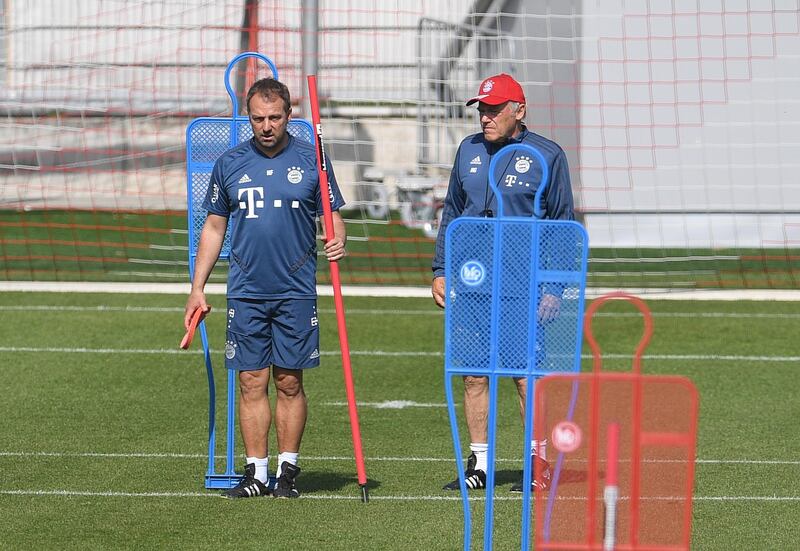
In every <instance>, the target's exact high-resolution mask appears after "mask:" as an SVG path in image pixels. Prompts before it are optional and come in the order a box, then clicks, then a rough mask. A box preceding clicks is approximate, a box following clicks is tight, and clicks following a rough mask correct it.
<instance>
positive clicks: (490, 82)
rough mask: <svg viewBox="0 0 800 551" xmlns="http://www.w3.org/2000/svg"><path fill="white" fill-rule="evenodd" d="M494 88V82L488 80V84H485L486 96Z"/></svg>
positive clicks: (484, 91)
mask: <svg viewBox="0 0 800 551" xmlns="http://www.w3.org/2000/svg"><path fill="white" fill-rule="evenodd" d="M493 87H494V81H493V80H487V81H486V82H484V83H483V93H484V94H487V93H489V92H490V91H491V90H492V88H493Z"/></svg>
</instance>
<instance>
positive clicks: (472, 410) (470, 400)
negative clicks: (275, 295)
mask: <svg viewBox="0 0 800 551" xmlns="http://www.w3.org/2000/svg"><path fill="white" fill-rule="evenodd" d="M475 103H477V104H478V116H479V120H480V123H481V130H482V131H481V132H479V133H477V134H473V135H471V136H467V137H466V138H465V139H464V140H463V141H462V142H461V145H459V147H458V151H457V152H456V158H455V162H454V163H453V170H452V172H451V173H450V184H449V187H448V190H447V196H446V198H445V202H444V212H443V214H442V222H441V225H440V226H439V235H438V236H437V238H436V252H435V255H434V259H433V265H432V268H433V284H432V288H431V291H432V294H433V299H434V301H435V302H436V304H437V305H438V306H439V307H441V308H444V306H445V296H444V289H445V279H444V275H445V270H444V256H445V251H444V246H445V238H444V236H445V232H446V231H447V226H448V224H449V223H450V222H451V221H452V220H454V219H455V218H457V217H459V216H484V217H492V216H494V215H495V214H496V212H497V206H496V205H497V202H496V199H495V198H494V194H493V192H492V190H491V188H490V187H489V174H488V170H489V163H490V162H491V160H492V157H493V156H494V155H495V154H497V152H498V151H500V150H501V149H502V148H503V147H505V146H507V145H510V144H519V143H521V144H527V145H530V146H532V147H534V148H535V149H537V150H538V151H540V152H541V153H542V155H543V156H544V158H545V160H546V161H547V164H548V169H549V172H550V184H549V185H548V186H547V188H546V189H545V191H544V194H543V198H542V203H543V205H542V206H543V207H544V212H545V214H544V218H545V219H549V220H573V219H574V218H575V215H574V208H573V200H572V188H571V185H570V178H569V167H568V166H567V158H566V155H565V154H564V151H563V150H562V149H561V147H559V145H558V144H556V143H555V142H553V141H551V140H548V139H547V138H545V137H543V136H540V135H538V134H535V133H533V132H531V131H530V130H528V128H527V127H526V126H525V122H524V121H525V115H526V112H527V106H526V103H525V92H524V91H523V89H522V86H520V84H519V82H517V81H516V80H515V79H514V78H513V77H512V76H511V75H508V74H505V73H501V74H499V75H495V76H491V77H489V78H487V79H485V80H484V81H483V82H481V85H480V87H479V88H478V94H477V95H476V96H475V97H473V98H472V99H470V100H469V101H467V105H473V104H475ZM527 161H528V162H527V163H524V162H518V163H516V165H515V167H514V170H517V171H521V172H528V171H530V172H531V173H530V174H526V178H524V179H525V181H526V182H528V183H530V182H531V181H533V182H539V185H541V167H539V165H538V163H536V162H531V161H532V159H528V160H527ZM514 181H517V182H519V183H520V184H521V182H522V179H514ZM517 187H518V186H517V185H516V184H510V187H509V186H505V185H504V186H501V187H500V190H501V193H503V209H504V215H506V216H533V214H534V197H535V195H536V189H537V187H538V186H530V185H528V186H526V187H520V188H519V189H517ZM559 304H560V297H557V296H555V295H551V294H544V295H543V297H542V299H541V301H540V304H539V310H538V317H539V320H540V321H542V320H547V319H550V318H552V317H553V316H554V315H555V314H556V313H557V311H558V307H559ZM514 381H515V383H516V386H517V393H518V395H519V400H520V411H521V412H522V413H523V419H524V404H525V396H526V393H527V388H526V386H527V385H526V380H525V378H515V379H514ZM488 411H489V384H488V380H487V378H486V377H474V376H469V375H467V376H465V377H464V414H465V416H466V421H467V428H468V431H469V436H470V451H471V453H470V456H469V458H468V459H467V469H466V471H465V473H464V474H465V478H466V480H465V482H466V485H467V487H468V488H470V489H482V488H485V487H486V469H487V450H488V443H487V440H488V429H487V420H488ZM532 444H533V445H532V449H533V450H534V454H535V455H534V456H533V457H532V461H533V462H534V465H533V468H532V472H533V473H540V476H539V477H535V479H534V480H533V482H532V489H539V490H542V489H545V488H547V486H548V484H549V478H550V468H549V465H548V464H547V459H546V444H547V442H546V440H540V441H538V442H537V441H534V442H533V443H532ZM537 464H538V466H537ZM444 489H445V490H457V489H459V481H458V479H456V480H454V481H452V482H450V483H449V484H446V485H445V486H444ZM522 489H523V487H522V483H521V482H520V483H518V484H515V485H513V486H512V487H511V490H512V491H522Z"/></svg>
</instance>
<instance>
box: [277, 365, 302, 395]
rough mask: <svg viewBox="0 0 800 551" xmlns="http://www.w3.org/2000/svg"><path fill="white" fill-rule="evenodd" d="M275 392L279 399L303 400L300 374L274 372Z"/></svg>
mask: <svg viewBox="0 0 800 551" xmlns="http://www.w3.org/2000/svg"><path fill="white" fill-rule="evenodd" d="M275 390H276V391H277V392H278V397H279V398H283V399H289V400H292V399H295V398H303V397H304V396H305V393H304V391H303V377H302V372H296V373H295V372H291V371H290V372H287V371H280V372H278V371H276V373H275Z"/></svg>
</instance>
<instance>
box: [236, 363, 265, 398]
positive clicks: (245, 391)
mask: <svg viewBox="0 0 800 551" xmlns="http://www.w3.org/2000/svg"><path fill="white" fill-rule="evenodd" d="M267 373H268V370H267V369H262V370H259V371H242V372H240V373H239V393H240V394H241V396H242V400H260V399H263V398H264V397H265V396H266V395H267V384H268V382H269V376H268V375H267Z"/></svg>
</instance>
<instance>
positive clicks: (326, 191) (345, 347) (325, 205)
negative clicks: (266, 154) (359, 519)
mask: <svg viewBox="0 0 800 551" xmlns="http://www.w3.org/2000/svg"><path fill="white" fill-rule="evenodd" d="M308 99H309V103H310V104H311V121H312V122H313V123H314V131H315V132H316V134H317V171H318V172H319V186H320V193H321V194H322V213H323V220H324V223H325V236H326V238H328V239H329V238H330V236H332V235H333V213H332V212H331V202H330V197H331V192H330V187H329V185H328V167H327V163H326V161H325V149H324V148H323V145H322V124H321V123H320V118H319V100H318V98H317V77H316V75H308ZM330 266H331V285H332V286H333V300H334V304H335V306H336V324H337V326H338V328H339V346H340V348H341V350H342V371H343V372H344V386H345V390H346V391H347V409H348V410H349V412H350V432H351V433H352V435H353V453H354V454H355V457H356V472H357V473H358V484H359V486H361V501H363V502H364V503H366V502H368V501H369V494H368V493H367V471H366V469H365V468H364V452H363V450H362V449H361V429H360V428H359V424H358V410H357V409H356V391H355V388H354V386H353V371H352V369H351V367H350V345H349V344H348V341H347V324H346V323H345V317H344V300H342V283H341V280H340V279H339V263H338V262H337V261H335V260H334V261H333V262H331V263H330Z"/></svg>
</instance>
